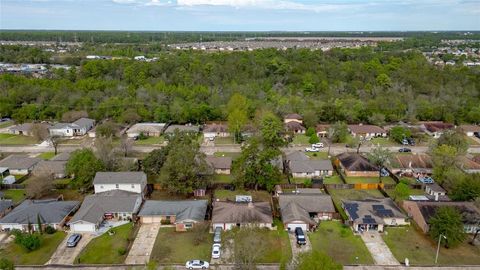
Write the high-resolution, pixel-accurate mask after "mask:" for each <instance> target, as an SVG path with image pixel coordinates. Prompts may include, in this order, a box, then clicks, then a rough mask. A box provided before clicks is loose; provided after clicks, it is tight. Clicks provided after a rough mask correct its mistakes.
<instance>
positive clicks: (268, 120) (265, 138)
mask: <svg viewBox="0 0 480 270" xmlns="http://www.w3.org/2000/svg"><path fill="white" fill-rule="evenodd" d="M282 134H283V124H282V122H281V121H280V119H278V117H277V116H275V115H274V114H272V113H270V112H267V113H265V114H264V115H263V116H262V118H261V120H260V137H261V140H262V144H263V145H264V146H265V148H273V149H277V148H278V147H281V146H284V145H285V144H286V142H285V140H284V138H283V136H282Z"/></svg>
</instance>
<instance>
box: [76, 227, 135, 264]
mask: <svg viewBox="0 0 480 270" xmlns="http://www.w3.org/2000/svg"><path fill="white" fill-rule="evenodd" d="M113 230H114V231H115V234H114V235H109V234H108V233H104V234H102V235H101V236H99V237H97V238H94V239H93V240H92V241H91V242H90V243H88V244H87V246H86V247H85V248H84V249H83V250H82V252H81V253H80V255H79V256H78V257H77V259H76V260H75V262H76V263H86V264H89V263H92V264H117V263H123V262H124V261H125V258H126V257H127V254H128V250H127V248H128V245H129V239H134V235H133V233H134V230H133V225H132V223H128V224H125V225H122V226H119V227H116V228H113Z"/></svg>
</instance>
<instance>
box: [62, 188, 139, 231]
mask: <svg viewBox="0 0 480 270" xmlns="http://www.w3.org/2000/svg"><path fill="white" fill-rule="evenodd" d="M142 201H143V200H142V196H140V194H137V193H132V192H127V191H123V190H111V191H106V192H102V193H97V194H93V195H88V196H86V197H85V199H84V200H83V203H82V206H81V207H80V209H79V210H78V211H77V213H76V214H75V215H74V216H73V218H72V219H71V220H70V222H69V225H70V230H71V231H73V232H96V231H97V230H98V229H99V228H100V227H101V224H102V222H103V221H104V220H110V219H116V220H132V219H133V218H134V215H135V214H137V213H138V210H139V209H140V205H141V204H142Z"/></svg>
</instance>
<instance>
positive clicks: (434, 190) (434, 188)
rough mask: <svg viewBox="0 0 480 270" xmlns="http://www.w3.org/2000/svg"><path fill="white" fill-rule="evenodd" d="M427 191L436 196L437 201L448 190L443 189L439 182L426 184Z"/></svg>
mask: <svg viewBox="0 0 480 270" xmlns="http://www.w3.org/2000/svg"><path fill="white" fill-rule="evenodd" d="M425 193H427V194H428V195H430V196H433V197H434V198H436V201H438V198H439V197H440V196H445V195H446V194H447V192H446V191H445V189H443V188H442V187H441V186H440V185H439V184H437V183H433V184H426V185H425Z"/></svg>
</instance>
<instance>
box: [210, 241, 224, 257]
mask: <svg viewBox="0 0 480 270" xmlns="http://www.w3.org/2000/svg"><path fill="white" fill-rule="evenodd" d="M221 247H222V245H220V244H213V246H212V258H213V259H219V258H220V248H221Z"/></svg>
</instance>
